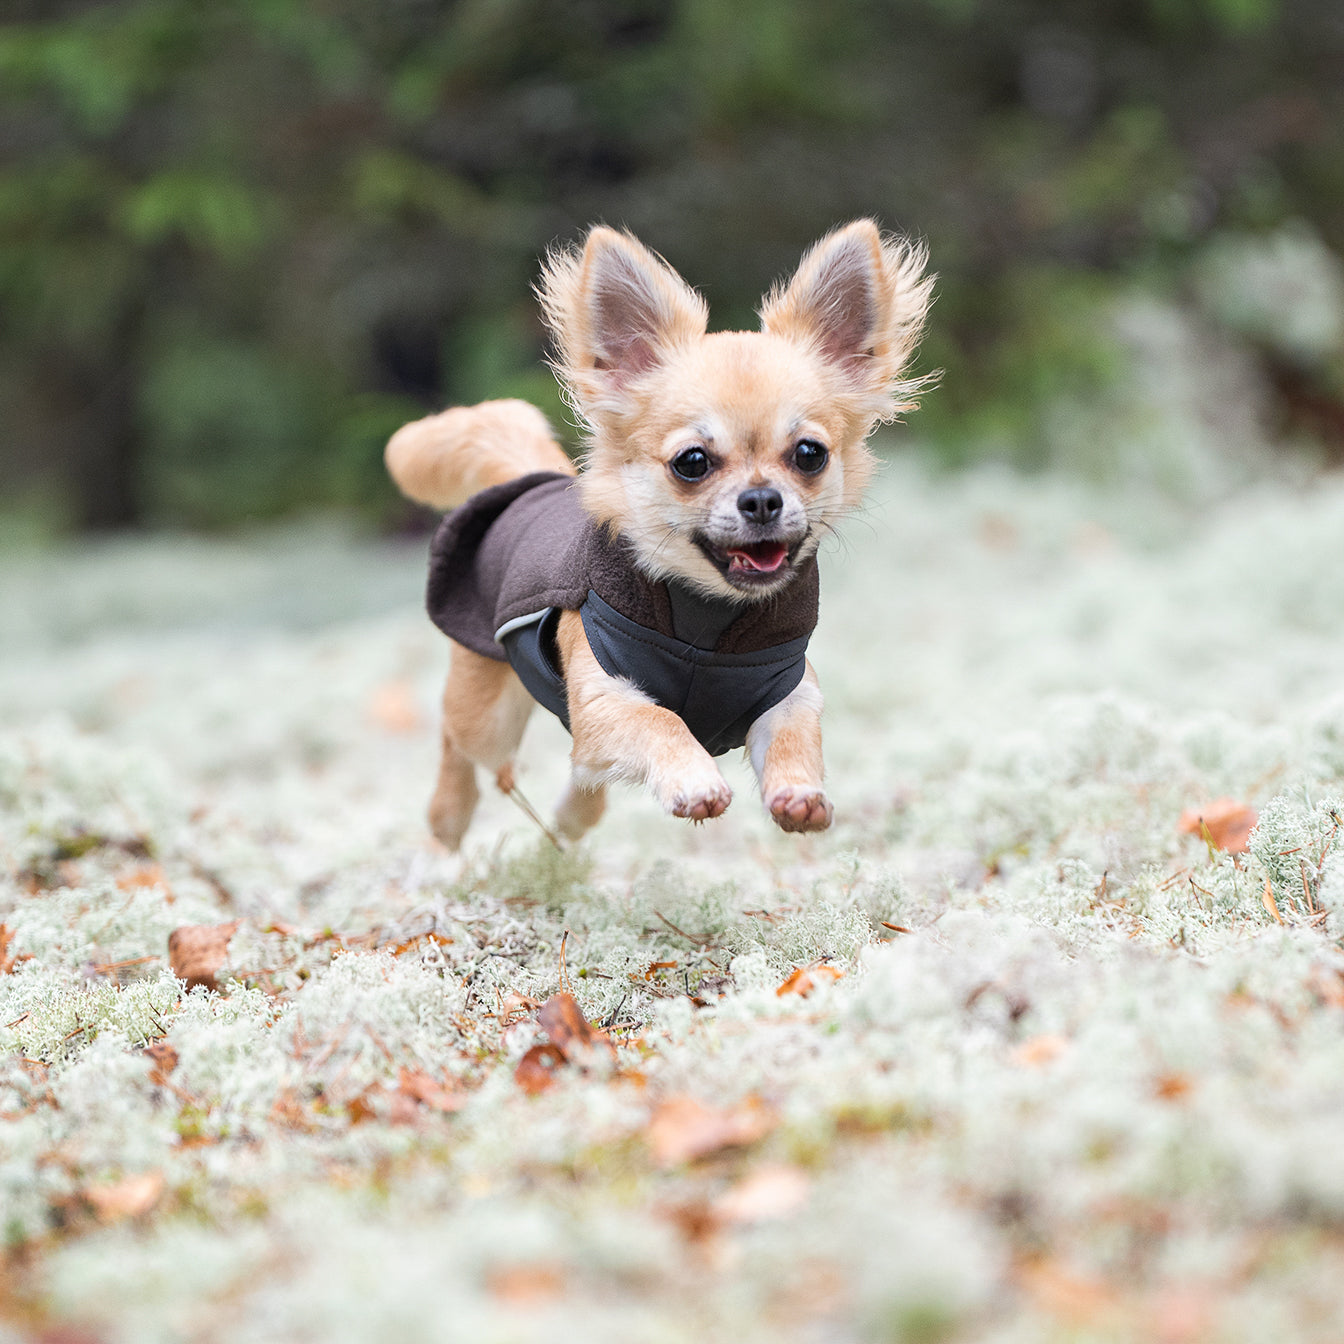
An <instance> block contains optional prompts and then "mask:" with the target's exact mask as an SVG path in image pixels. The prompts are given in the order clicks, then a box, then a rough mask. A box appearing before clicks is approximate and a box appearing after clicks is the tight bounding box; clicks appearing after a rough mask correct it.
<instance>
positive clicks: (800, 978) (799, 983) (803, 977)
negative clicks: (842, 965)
mask: <svg viewBox="0 0 1344 1344" xmlns="http://www.w3.org/2000/svg"><path fill="white" fill-rule="evenodd" d="M844 977H845V973H844V971H841V970H837V969H836V968H835V967H834V966H832V965H830V963H829V962H825V961H814V962H813V963H812V964H811V965H810V966H799V967H798V969H797V970H796V971H794V972H793V974H792V975H790V976H789V978H788V979H787V980H785V982H784V983H783V984H782V985H780V987H779V988H778V989H777V990H775V993H776V994H777V995H779V996H780V997H783V996H784V995H785V994H798V995H800V996H802V997H803V998H806V997H807V996H808V995H809V994H810V993H811V992H812V991H813V990H814V989H816V987H817V986H818V985H820V984H825V983H826V982H827V981H832V982H834V981H836V980H843V979H844Z"/></svg>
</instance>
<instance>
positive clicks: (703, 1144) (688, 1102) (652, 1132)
mask: <svg viewBox="0 0 1344 1344" xmlns="http://www.w3.org/2000/svg"><path fill="white" fill-rule="evenodd" d="M778 1123H779V1120H778V1117H777V1116H776V1115H775V1113H774V1112H773V1111H772V1110H771V1109H770V1108H769V1107H768V1106H767V1105H766V1104H765V1103H764V1102H762V1101H760V1100H759V1099H757V1098H755V1097H751V1098H749V1099H748V1100H746V1101H744V1102H741V1103H739V1104H738V1105H736V1106H730V1107H727V1108H724V1109H720V1108H718V1107H714V1106H706V1105H705V1104H704V1103H703V1102H701V1101H697V1100H696V1099H695V1098H694V1097H686V1096H679V1097H669V1098H668V1099H667V1100H666V1101H664V1102H662V1103H661V1104H660V1105H659V1106H658V1107H657V1108H656V1109H655V1110H654V1113H653V1117H652V1119H651V1120H650V1121H649V1128H648V1140H649V1147H650V1148H651V1149H652V1151H653V1157H654V1161H656V1162H657V1163H658V1164H659V1165H660V1166H664V1167H674V1166H679V1165H680V1164H681V1163H683V1162H694V1161H696V1160H697V1159H698V1158H702V1157H708V1156H709V1154H710V1153H717V1152H719V1151H720V1150H721V1149H723V1148H741V1147H746V1146H747V1145H748V1144H752V1143H755V1142H757V1140H759V1139H763V1138H764V1137H765V1136H766V1135H767V1134H768V1133H770V1131H771V1130H772V1129H774V1127H775V1126H776V1125H777V1124H778Z"/></svg>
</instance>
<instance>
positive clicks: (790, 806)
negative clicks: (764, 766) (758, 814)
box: [765, 784, 835, 831]
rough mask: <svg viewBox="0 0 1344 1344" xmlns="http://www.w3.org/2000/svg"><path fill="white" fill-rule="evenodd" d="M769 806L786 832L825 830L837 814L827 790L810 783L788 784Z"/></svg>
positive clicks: (768, 799)
mask: <svg viewBox="0 0 1344 1344" xmlns="http://www.w3.org/2000/svg"><path fill="white" fill-rule="evenodd" d="M765 805H766V807H768V808H769V809H770V815H771V816H772V817H773V818H774V819H775V822H776V824H777V825H778V826H779V828H780V830H782V831H824V830H825V829H826V828H827V827H828V826H829V825H830V824H831V818H832V816H833V815H834V814H835V809H834V808H833V807H832V806H831V800H830V799H829V798H827V797H826V793H825V790H823V789H818V788H815V787H814V786H812V785H808V784H785V785H784V786H783V787H782V788H778V789H776V790H775V791H774V793H772V794H771V795H770V797H769V798H767V799H766V803H765Z"/></svg>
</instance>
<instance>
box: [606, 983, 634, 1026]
mask: <svg viewBox="0 0 1344 1344" xmlns="http://www.w3.org/2000/svg"><path fill="white" fill-rule="evenodd" d="M629 997H630V991H629V990H628V989H627V990H626V991H625V993H624V994H622V995H621V1001H620V1003H618V1004H617V1005H616V1007H615V1008H613V1009H612V1010H611V1012H609V1013H608V1014H607V1016H606V1020H605V1021H604V1022H603V1023H602V1027H603V1029H604V1030H605V1029H606V1028H608V1027H613V1026H615V1025H616V1019H617V1018H618V1017H620V1015H621V1009H622V1008H624V1007H625V1001H626V999H628V998H629Z"/></svg>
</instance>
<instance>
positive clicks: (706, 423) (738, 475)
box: [539, 220, 933, 600]
mask: <svg viewBox="0 0 1344 1344" xmlns="http://www.w3.org/2000/svg"><path fill="white" fill-rule="evenodd" d="M924 263H925V255H924V252H923V250H922V249H921V248H919V247H917V246H914V245H911V244H909V243H904V242H897V241H893V240H890V239H883V237H882V236H881V234H880V233H879V232H878V230H877V227H876V225H875V224H873V223H872V221H871V220H858V221H857V222H855V223H853V224H850V225H848V226H847V227H845V228H843V229H838V230H836V231H835V232H834V233H832V234H829V235H828V236H827V237H826V238H823V239H822V241H821V242H819V243H818V244H817V245H816V246H815V247H814V248H813V249H812V250H811V251H810V252H809V253H808V254H807V255H806V256H805V257H804V258H803V262H802V265H801V266H800V267H799V269H798V272H797V274H796V275H795V276H794V277H793V279H792V280H790V281H789V282H788V284H787V285H782V286H780V287H778V288H776V289H775V290H774V291H773V292H772V293H771V294H770V295H769V296H768V297H767V298H766V300H765V302H764V304H763V306H762V309H761V319H762V320H761V330H760V331H758V332H740V331H733V332H715V333H712V334H711V333H707V332H706V330H705V327H706V323H707V321H708V311H707V309H706V307H705V303H704V300H703V299H701V297H700V296H699V295H698V294H697V293H696V292H695V291H694V290H693V289H691V288H690V287H689V286H688V285H687V284H686V283H685V281H683V280H682V279H681V277H680V276H679V275H677V273H676V272H675V271H674V270H672V268H671V267H670V266H668V265H667V263H666V262H664V261H662V260H661V259H660V258H659V257H656V256H654V254H653V253H651V252H649V251H648V250H647V249H646V248H645V247H643V246H642V245H641V244H640V243H639V242H637V241H636V240H635V239H634V238H632V237H631V236H630V235H629V234H625V233H617V232H616V231H615V230H613V229H608V228H602V227H599V228H595V229H593V230H592V231H591V232H590V233H589V234H588V237H587V239H586V241H585V243H584V245H583V246H582V248H579V249H574V250H564V251H559V252H556V253H553V254H552V255H551V256H550V257H549V258H548V259H547V263H546V268H545V272H544V274H543V277H542V280H541V284H540V286H539V292H540V295H541V299H542V303H543V306H544V308H545V312H546V316H547V320H548V322H549V324H550V327H551V331H552V334H553V336H554V338H555V344H556V351H557V357H556V370H557V373H558V374H559V376H560V378H561V380H562V381H563V382H564V384H565V385H566V387H567V389H568V392H569V395H570V398H571V401H572V404H573V405H574V408H575V410H576V411H577V413H578V414H579V416H580V417H581V419H582V421H583V423H584V425H585V427H586V429H587V431H588V452H587V457H586V460H585V470H584V472H583V474H582V477H581V480H582V488H583V491H584V503H585V505H586V506H587V508H588V510H589V511H590V512H591V513H592V514H593V516H594V517H596V518H597V519H598V520H599V521H601V522H604V523H607V524H609V525H611V526H612V527H614V528H616V529H617V530H618V531H620V532H621V533H623V534H624V535H625V536H626V537H627V538H628V539H629V540H630V542H631V543H632V545H633V547H634V550H635V554H636V557H637V559H638V562H639V564H640V566H641V567H642V568H643V569H644V570H645V571H646V573H648V574H649V575H650V576H651V577H653V578H671V577H679V578H681V579H683V580H684V581H686V582H688V583H690V584H692V585H694V586H695V587H697V588H699V589H700V590H702V591H703V592H706V593H708V594H711V595H715V596H720V597H724V596H727V597H733V598H738V599H746V600H751V599H753V598H764V597H769V596H771V595H772V594H775V593H777V592H779V591H780V590H781V589H782V588H783V587H784V585H785V584H787V583H788V581H789V579H790V578H791V577H792V576H793V574H794V572H795V570H796V568H797V566H798V565H799V563H801V562H802V561H803V560H805V559H807V558H808V557H809V556H810V555H811V554H812V553H813V552H814V551H815V549H816V547H817V544H818V541H819V540H820V537H821V534H822V533H823V532H824V531H826V530H827V529H828V528H830V527H831V526H833V524H834V523H835V521H836V520H837V519H838V518H839V517H840V516H841V515H842V514H844V513H845V512H846V511H848V510H849V509H852V508H853V507H854V506H855V505H856V504H857V503H858V501H859V498H860V496H861V495H862V493H863V489H864V486H865V485H866V484H867V481H868V478H869V476H870V475H871V472H872V466H873V459H872V456H871V454H870V453H869V451H868V449H867V448H866V447H865V440H866V439H867V438H868V435H869V433H870V432H871V431H872V429H873V427H874V426H875V425H876V424H877V422H878V421H879V420H886V419H890V418H891V417H893V416H894V415H896V414H897V413H898V412H900V411H903V410H909V409H911V408H912V406H913V405H914V403H913V401H912V400H911V397H912V395H913V393H914V392H915V391H916V390H917V389H918V385H919V384H918V380H902V379H901V372H902V370H903V369H904V367H905V365H906V363H907V362H908V360H909V358H910V355H911V354H912V352H913V350H914V347H915V344H916V342H917V340H918V338H919V333H920V329H921V327H922V326H923V322H924V315H925V312H926V310H927V308H928V305H929V300H930V295H931V290H932V284H933V282H932V280H931V279H929V278H927V277H924V276H923V275H922V272H923V269H924Z"/></svg>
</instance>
